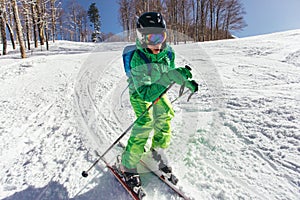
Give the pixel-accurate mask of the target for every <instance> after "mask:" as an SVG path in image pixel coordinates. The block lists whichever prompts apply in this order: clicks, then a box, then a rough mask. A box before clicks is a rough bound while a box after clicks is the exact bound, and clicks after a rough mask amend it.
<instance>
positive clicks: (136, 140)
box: [121, 12, 198, 188]
mask: <svg viewBox="0 0 300 200" xmlns="http://www.w3.org/2000/svg"><path fill="white" fill-rule="evenodd" d="M136 32H137V39H136V51H135V52H134V54H133V56H132V58H131V61H130V68H131V71H130V77H129V78H128V82H129V94H130V102H131V105H132V107H133V110H134V112H135V115H136V117H139V116H140V115H141V114H142V113H143V112H144V111H145V110H146V109H147V107H149V106H150V104H151V103H152V102H154V101H155V100H156V99H157V98H158V97H159V96H160V95H161V94H162V93H163V92H164V91H165V90H166V88H167V87H168V86H169V85H170V84H172V83H176V84H179V85H183V86H185V87H187V88H188V89H189V90H190V91H191V92H192V93H194V92H196V91H198V84H197V83H196V82H195V81H194V80H190V79H191V78H192V74H191V72H190V69H188V68H183V67H181V68H175V63H174V59H175V53H174V51H173V49H172V48H171V47H170V46H169V45H168V44H167V41H166V40H167V30H166V22H165V20H164V19H163V17H162V15H161V14H160V13H158V12H146V13H144V14H142V15H141V16H140V17H139V18H138V21H137V30H136ZM170 55H171V56H170ZM145 57H146V58H145ZM147 61H150V66H149V63H148V62H147ZM149 68H150V69H149ZM173 117H174V111H173V109H172V106H171V103H170V101H169V100H168V98H167V95H163V96H162V97H161V98H160V99H159V100H158V101H157V102H155V104H154V105H153V109H152V110H150V111H149V112H147V113H146V114H145V115H143V116H142V117H141V118H140V119H139V120H138V121H137V122H136V123H135V124H134V126H133V128H132V131H131V135H130V137H129V139H128V142H127V146H126V148H125V150H124V152H123V154H122V156H121V159H122V160H121V164H122V168H123V169H122V171H123V172H124V176H125V181H126V183H127V184H128V185H129V186H130V187H132V188H133V187H139V186H141V180H140V176H139V174H138V172H137V169H136V168H137V163H138V162H139V160H140V159H141V157H142V155H143V153H144V146H145V144H146V143H147V140H148V138H149V134H150V133H151V131H152V130H154V135H153V138H152V146H151V148H153V149H155V150H156V151H154V152H155V154H154V155H153V158H154V159H156V160H158V161H159V167H160V169H161V170H162V171H164V172H165V173H172V169H171V167H170V166H168V163H167V160H166V158H165V156H162V155H163V150H164V149H166V148H167V147H168V146H169V144H170V139H171V127H170V122H171V119H172V118H173ZM157 152H158V153H159V154H158V153H157Z"/></svg>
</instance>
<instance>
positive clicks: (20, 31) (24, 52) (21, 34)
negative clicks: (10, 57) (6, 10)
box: [11, 0, 26, 58]
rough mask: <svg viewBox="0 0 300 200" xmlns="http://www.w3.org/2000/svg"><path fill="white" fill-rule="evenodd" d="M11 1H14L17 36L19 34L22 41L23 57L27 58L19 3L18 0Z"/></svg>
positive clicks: (12, 0)
mask: <svg viewBox="0 0 300 200" xmlns="http://www.w3.org/2000/svg"><path fill="white" fill-rule="evenodd" d="M11 3H12V8H13V15H14V20H15V23H16V29H17V36H18V40H19V43H20V51H21V57H22V58H26V51H25V43H24V39H23V30H22V25H21V21H20V18H19V11H18V5H17V2H16V0H11Z"/></svg>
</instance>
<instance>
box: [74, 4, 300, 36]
mask: <svg viewBox="0 0 300 200" xmlns="http://www.w3.org/2000/svg"><path fill="white" fill-rule="evenodd" d="M78 1H79V2H80V3H81V4H82V5H83V6H84V7H86V8H88V7H89V5H90V4H91V3H92V2H95V3H96V5H97V7H98V9H99V10H100V16H101V18H102V32H104V33H108V32H112V33H120V32H122V27H121V25H120V23H119V19H118V10H119V5H118V3H117V0H105V1H104V0H78ZM241 2H242V4H243V6H244V8H245V11H246V14H245V15H244V19H245V21H246V23H247V27H245V28H244V30H243V31H238V32H233V34H234V35H235V36H237V37H247V36H254V35H261V34H267V33H273V32H279V31H286V30H291V29H300V21H299V19H300V12H299V8H300V0H285V1H283V0H241Z"/></svg>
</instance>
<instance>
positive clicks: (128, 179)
mask: <svg viewBox="0 0 300 200" xmlns="http://www.w3.org/2000/svg"><path fill="white" fill-rule="evenodd" d="M116 166H117V168H118V173H119V174H120V175H121V177H122V178H123V180H124V181H125V183H126V184H127V185H128V187H130V189H131V190H132V191H133V192H134V193H136V194H137V195H138V197H139V198H140V199H142V198H143V197H144V196H146V193H145V191H144V190H143V188H142V182H141V178H140V175H139V174H138V173H137V170H136V169H130V170H128V169H126V168H125V167H124V166H123V165H122V164H121V156H118V157H117V163H116Z"/></svg>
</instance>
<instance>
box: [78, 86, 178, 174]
mask: <svg viewBox="0 0 300 200" xmlns="http://www.w3.org/2000/svg"><path fill="white" fill-rule="evenodd" d="M173 85H174V83H172V84H171V85H169V87H168V88H167V89H166V90H165V91H164V92H163V93H161V95H159V97H158V98H157V99H156V100H155V101H154V102H153V103H152V104H151V105H150V106H149V107H148V108H147V109H146V110H145V111H144V112H143V113H142V114H141V115H140V116H139V117H138V118H137V119H136V120H135V121H134V122H133V123H132V124H131V125H130V126H129V127H128V128H127V129H126V130H125V131H124V132H123V133H122V134H121V135H120V136H119V137H118V139H116V141H115V142H114V143H113V144H112V145H110V147H108V149H107V150H106V151H105V152H104V153H103V154H102V155H101V156H99V158H98V159H97V160H96V161H95V162H94V163H93V164H92V165H91V166H90V168H89V169H88V170H86V171H83V172H82V173H81V175H82V176H83V177H87V176H88V172H89V171H90V170H91V169H92V168H93V167H94V166H95V165H96V164H97V163H98V162H99V161H100V160H103V157H104V156H105V155H106V154H107V153H108V152H109V151H110V150H111V149H112V148H113V147H114V146H115V145H116V144H117V143H118V142H119V141H120V140H121V139H122V138H123V137H124V136H125V135H126V134H127V133H128V131H129V130H130V129H131V128H132V127H133V126H134V124H135V123H136V122H137V121H138V120H139V119H141V118H142V117H143V116H144V115H145V114H146V113H147V112H148V111H149V110H150V109H151V108H152V107H153V105H154V104H156V103H157V102H158V100H159V99H161V97H162V96H163V95H164V94H165V93H166V92H167V91H168V90H170V88H171V87H172V86H173ZM104 162H105V161H104Z"/></svg>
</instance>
